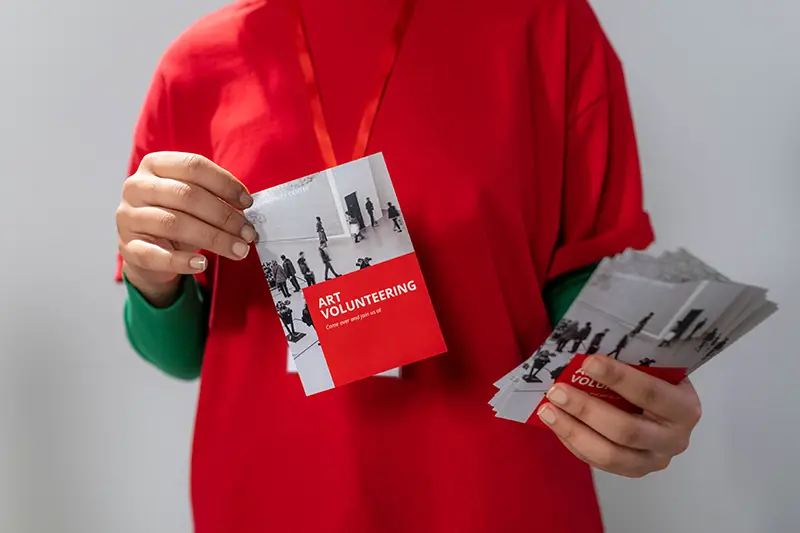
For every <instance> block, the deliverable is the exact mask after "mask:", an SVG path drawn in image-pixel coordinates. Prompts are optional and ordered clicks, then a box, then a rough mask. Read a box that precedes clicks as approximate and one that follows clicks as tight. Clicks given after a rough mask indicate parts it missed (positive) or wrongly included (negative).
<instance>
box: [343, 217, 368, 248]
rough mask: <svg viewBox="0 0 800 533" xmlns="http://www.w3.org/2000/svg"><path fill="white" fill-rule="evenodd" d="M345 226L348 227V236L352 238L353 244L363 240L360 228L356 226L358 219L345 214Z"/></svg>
mask: <svg viewBox="0 0 800 533" xmlns="http://www.w3.org/2000/svg"><path fill="white" fill-rule="evenodd" d="M347 224H348V226H349V227H350V235H352V236H353V242H355V243H356V244H358V243H359V242H361V241H362V240H363V239H364V236H363V235H361V227H360V226H359V224H358V219H357V218H356V217H354V216H353V215H352V214H350V213H347Z"/></svg>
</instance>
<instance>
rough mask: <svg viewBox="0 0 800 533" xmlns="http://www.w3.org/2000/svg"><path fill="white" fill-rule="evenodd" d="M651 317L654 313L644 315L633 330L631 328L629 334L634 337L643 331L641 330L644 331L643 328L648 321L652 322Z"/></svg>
mask: <svg viewBox="0 0 800 533" xmlns="http://www.w3.org/2000/svg"><path fill="white" fill-rule="evenodd" d="M651 318H653V313H649V314H648V315H647V316H646V317H644V318H643V319H641V320H640V321H639V323H638V324H636V327H635V328H633V330H631V332H630V334H629V335H630V337H631V338H633V337H635V336H636V335H638V334H639V333H641V332H642V330H643V329H644V327H645V326H646V325H647V323H648V322H650V319H651Z"/></svg>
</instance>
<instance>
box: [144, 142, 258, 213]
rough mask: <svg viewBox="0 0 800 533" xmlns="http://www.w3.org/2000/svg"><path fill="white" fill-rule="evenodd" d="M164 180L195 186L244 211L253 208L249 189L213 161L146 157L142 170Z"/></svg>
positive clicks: (166, 154) (182, 156)
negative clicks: (170, 179)
mask: <svg viewBox="0 0 800 533" xmlns="http://www.w3.org/2000/svg"><path fill="white" fill-rule="evenodd" d="M139 168H140V169H143V170H145V171H147V172H149V173H151V174H155V175H156V176H159V177H161V178H172V179H175V180H178V181H184V182H186V183H194V184H196V185H199V186H200V187H203V188H204V189H206V190H208V191H209V192H211V193H212V194H214V195H215V196H217V197H219V198H222V199H223V200H225V201H226V202H228V203H229V204H231V205H232V206H235V207H239V208H241V209H246V208H248V207H250V206H251V205H253V198H252V197H251V196H250V193H248V192H247V188H246V187H245V186H244V185H243V184H242V182H240V181H239V180H238V179H236V178H235V177H234V176H233V174H231V173H230V172H228V171H227V170H225V169H224V168H222V167H220V166H219V165H217V164H216V163H214V162H212V161H211V160H209V159H207V158H205V157H203V156H201V155H197V154H187V153H183V152H153V153H151V154H147V155H146V156H145V157H144V158H143V159H142V163H141V165H140V167H139Z"/></svg>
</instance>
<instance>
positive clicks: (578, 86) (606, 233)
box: [547, 0, 654, 279]
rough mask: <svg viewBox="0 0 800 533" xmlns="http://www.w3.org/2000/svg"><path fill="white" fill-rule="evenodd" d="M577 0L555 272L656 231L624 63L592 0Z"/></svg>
mask: <svg viewBox="0 0 800 533" xmlns="http://www.w3.org/2000/svg"><path fill="white" fill-rule="evenodd" d="M571 4H573V9H572V12H571V13H570V17H569V29H568V35H569V36H570V37H569V39H568V43H567V45H568V68H567V70H568V77H567V81H568V86H567V119H568V123H567V130H566V157H565V167H564V169H565V170H564V181H563V187H564V189H563V192H562V202H563V205H562V209H561V217H562V218H561V223H560V230H559V240H558V245H557V248H556V250H555V253H554V256H553V259H552V262H551V264H550V268H549V271H548V276H547V277H548V279H553V278H555V277H557V276H559V275H561V274H564V273H566V272H570V271H573V270H576V269H579V268H581V267H584V266H588V265H591V264H593V263H596V262H598V261H600V260H601V259H602V258H604V257H607V256H610V255H614V254H617V253H619V252H622V251H623V250H625V249H626V248H635V249H643V248H646V247H647V246H649V245H650V244H651V243H652V241H653V239H654V235H653V230H652V227H651V225H650V219H649V216H648V215H647V213H646V212H645V210H644V208H643V196H642V181H641V174H640V168H639V157H638V153H637V146H636V137H635V133H634V127H633V120H632V117H631V111H630V104H629V102H628V95H627V90H626V87H625V79H624V74H623V69H622V65H621V63H620V61H619V58H618V57H617V55H616V53H615V52H614V50H613V49H612V47H611V44H610V43H609V42H608V40H607V38H606V36H605V34H604V33H603V31H602V29H601V28H600V25H599V23H598V21H597V19H596V17H595V15H594V13H593V12H592V10H591V8H590V7H589V5H588V3H587V2H586V1H585V0H575V1H573V2H571Z"/></svg>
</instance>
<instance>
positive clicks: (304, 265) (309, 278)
mask: <svg viewBox="0 0 800 533" xmlns="http://www.w3.org/2000/svg"><path fill="white" fill-rule="evenodd" d="M297 266H298V267H299V268H300V273H301V274H303V277H304V278H305V279H306V284H307V285H308V286H309V287H310V286H312V285H314V284H315V283H316V277H315V276H314V272H313V271H312V270H311V268H310V267H309V266H308V261H307V260H306V254H305V252H300V253H299V254H298V257H297Z"/></svg>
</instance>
